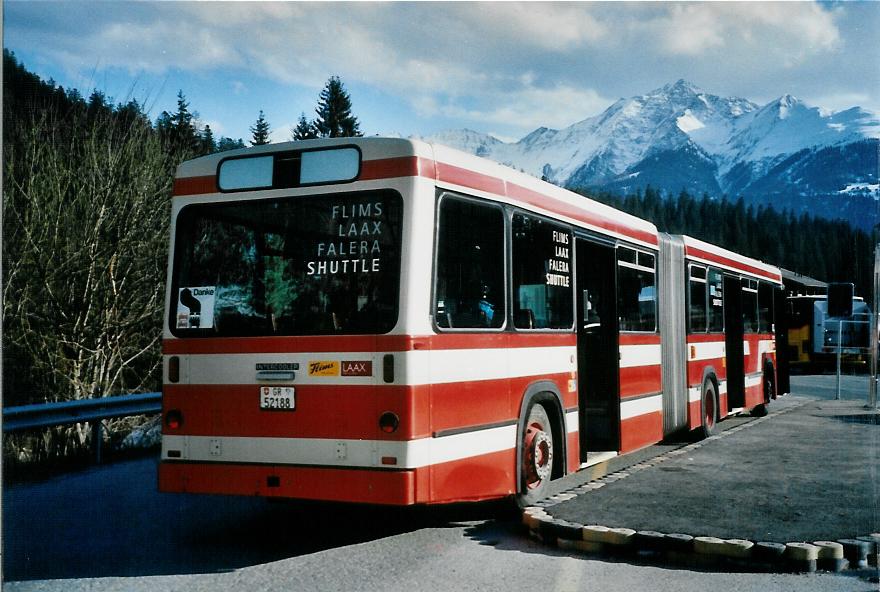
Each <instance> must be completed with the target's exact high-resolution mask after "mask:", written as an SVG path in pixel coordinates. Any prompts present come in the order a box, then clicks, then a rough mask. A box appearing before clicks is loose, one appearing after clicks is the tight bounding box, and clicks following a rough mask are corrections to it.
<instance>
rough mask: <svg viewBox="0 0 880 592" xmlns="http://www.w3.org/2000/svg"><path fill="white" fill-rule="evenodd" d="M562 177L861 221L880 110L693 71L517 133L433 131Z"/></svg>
mask: <svg viewBox="0 0 880 592" xmlns="http://www.w3.org/2000/svg"><path fill="white" fill-rule="evenodd" d="M423 139H425V140H428V141H433V142H437V143H440V144H446V145H448V146H452V147H455V148H458V149H460V150H464V151H466V152H471V153H473V154H478V155H480V156H485V157H488V158H491V159H493V160H496V161H498V162H501V163H503V164H507V165H510V166H512V167H514V168H518V169H522V170H524V171H526V172H528V173H530V174H533V175H535V176H538V177H544V178H546V179H547V180H549V181H552V182H554V183H557V184H559V185H564V186H576V187H585V188H596V189H607V190H611V191H623V192H630V191H635V190H636V189H639V188H644V187H646V186H647V185H651V186H652V187H655V188H660V189H665V190H667V191H668V192H671V193H677V192H678V191H680V190H681V189H683V188H684V189H687V190H688V191H690V192H692V193H697V194H702V193H708V194H709V195H710V196H713V197H718V196H721V195H728V196H729V197H731V198H737V197H740V196H742V197H743V198H745V199H746V201H747V202H748V203H756V204H757V203H765V204H766V203H772V204H773V205H774V206H775V207H776V208H777V209H782V208H790V209H793V210H795V211H796V212H801V211H807V212H810V213H812V214H815V215H820V216H825V217H835V218H836V217H843V218H846V219H848V220H850V221H852V222H855V223H857V224H858V225H859V226H860V227H862V228H870V227H872V226H873V225H874V224H876V223H877V222H878V200H880V184H878V183H880V181H878V146H880V119H878V117H877V115H876V114H874V113H871V112H869V111H866V110H864V109H861V108H859V107H854V108H852V109H848V110H846V111H841V112H837V113H829V112H825V111H823V110H821V109H820V108H818V107H813V106H809V105H806V104H805V103H803V102H802V101H800V100H798V99H797V98H795V97H792V96H791V95H784V96H782V97H780V98H779V99H777V100H775V101H772V102H770V103H768V104H767V105H764V106H760V105H757V104H755V103H753V102H751V101H748V100H745V99H741V98H725V97H719V96H716V95H712V94H709V93H707V92H704V91H703V90H701V89H699V88H697V87H695V86H694V85H692V84H690V83H689V82H686V81H684V80H679V81H677V82H675V83H673V84H668V85H666V86H664V87H662V88H659V89H657V90H654V91H652V92H650V93H648V94H645V95H641V96H637V97H632V98H629V99H620V100H619V101H617V102H615V103H614V104H613V105H611V106H610V107H608V109H606V110H605V111H604V112H603V113H601V114H600V115H597V116H596V117H591V118H588V119H585V120H583V121H580V122H578V123H575V124H574V125H571V126H569V127H567V128H564V129H560V130H555V129H548V128H545V127H542V128H538V129H536V130H535V131H533V132H531V133H530V134H528V135H527V136H525V137H524V138H522V139H521V140H519V141H518V142H515V143H505V142H502V141H500V140H498V139H496V138H494V137H492V136H490V135H487V134H481V133H479V132H475V131H473V130H451V131H447V132H443V133H440V134H437V135H434V136H431V137H428V138H423Z"/></svg>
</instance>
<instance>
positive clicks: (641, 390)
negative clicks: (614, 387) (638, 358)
mask: <svg viewBox="0 0 880 592" xmlns="http://www.w3.org/2000/svg"><path fill="white" fill-rule="evenodd" d="M661 382H662V381H661V375H660V365H659V364H657V365H655V366H632V367H629V368H621V369H620V398H621V399H626V398H631V397H636V396H639V395H648V394H653V393H659V392H660V391H662V390H663V386H662V384H661Z"/></svg>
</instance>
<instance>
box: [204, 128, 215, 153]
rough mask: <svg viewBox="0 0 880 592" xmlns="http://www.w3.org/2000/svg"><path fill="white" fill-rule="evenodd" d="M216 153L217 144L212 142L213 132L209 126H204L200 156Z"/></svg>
mask: <svg viewBox="0 0 880 592" xmlns="http://www.w3.org/2000/svg"><path fill="white" fill-rule="evenodd" d="M214 152H217V142H216V141H214V132H213V131H212V130H211V126H210V125H205V129H204V130H203V131H202V154H212V153H214Z"/></svg>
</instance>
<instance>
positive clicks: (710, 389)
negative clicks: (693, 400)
mask: <svg viewBox="0 0 880 592" xmlns="http://www.w3.org/2000/svg"><path fill="white" fill-rule="evenodd" d="M700 418H701V422H700V428H699V435H700V437H701V438H708V437H709V436H712V435H713V434H715V432H716V430H717V429H718V396H717V394H716V393H715V383H714V382H712V380H710V379H706V382H704V383H703V395H702V397H701V399H700Z"/></svg>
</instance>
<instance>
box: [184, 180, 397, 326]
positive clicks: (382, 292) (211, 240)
mask: <svg viewBox="0 0 880 592" xmlns="http://www.w3.org/2000/svg"><path fill="white" fill-rule="evenodd" d="M401 201H402V200H401V198H400V196H399V195H398V194H396V193H393V192H369V193H357V194H341V195H322V196H308V197H296V198H284V199H274V200H259V201H256V200H248V201H236V202H230V203H213V204H197V205H190V206H187V207H185V208H183V209H182V210H181V212H180V215H179V216H178V218H177V234H176V237H175V259H174V271H173V276H172V278H173V279H172V291H173V293H172V299H171V311H170V312H171V314H170V328H171V331H172V333H174V334H176V335H178V336H181V337H184V336H186V337H191V336H203V337H210V336H258V335H330V334H369V333H387V332H388V331H390V330H391V329H392V328H393V327H394V325H395V324H396V322H397V316H398V293H399V285H400V279H399V276H400V233H401V209H402V205H401Z"/></svg>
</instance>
